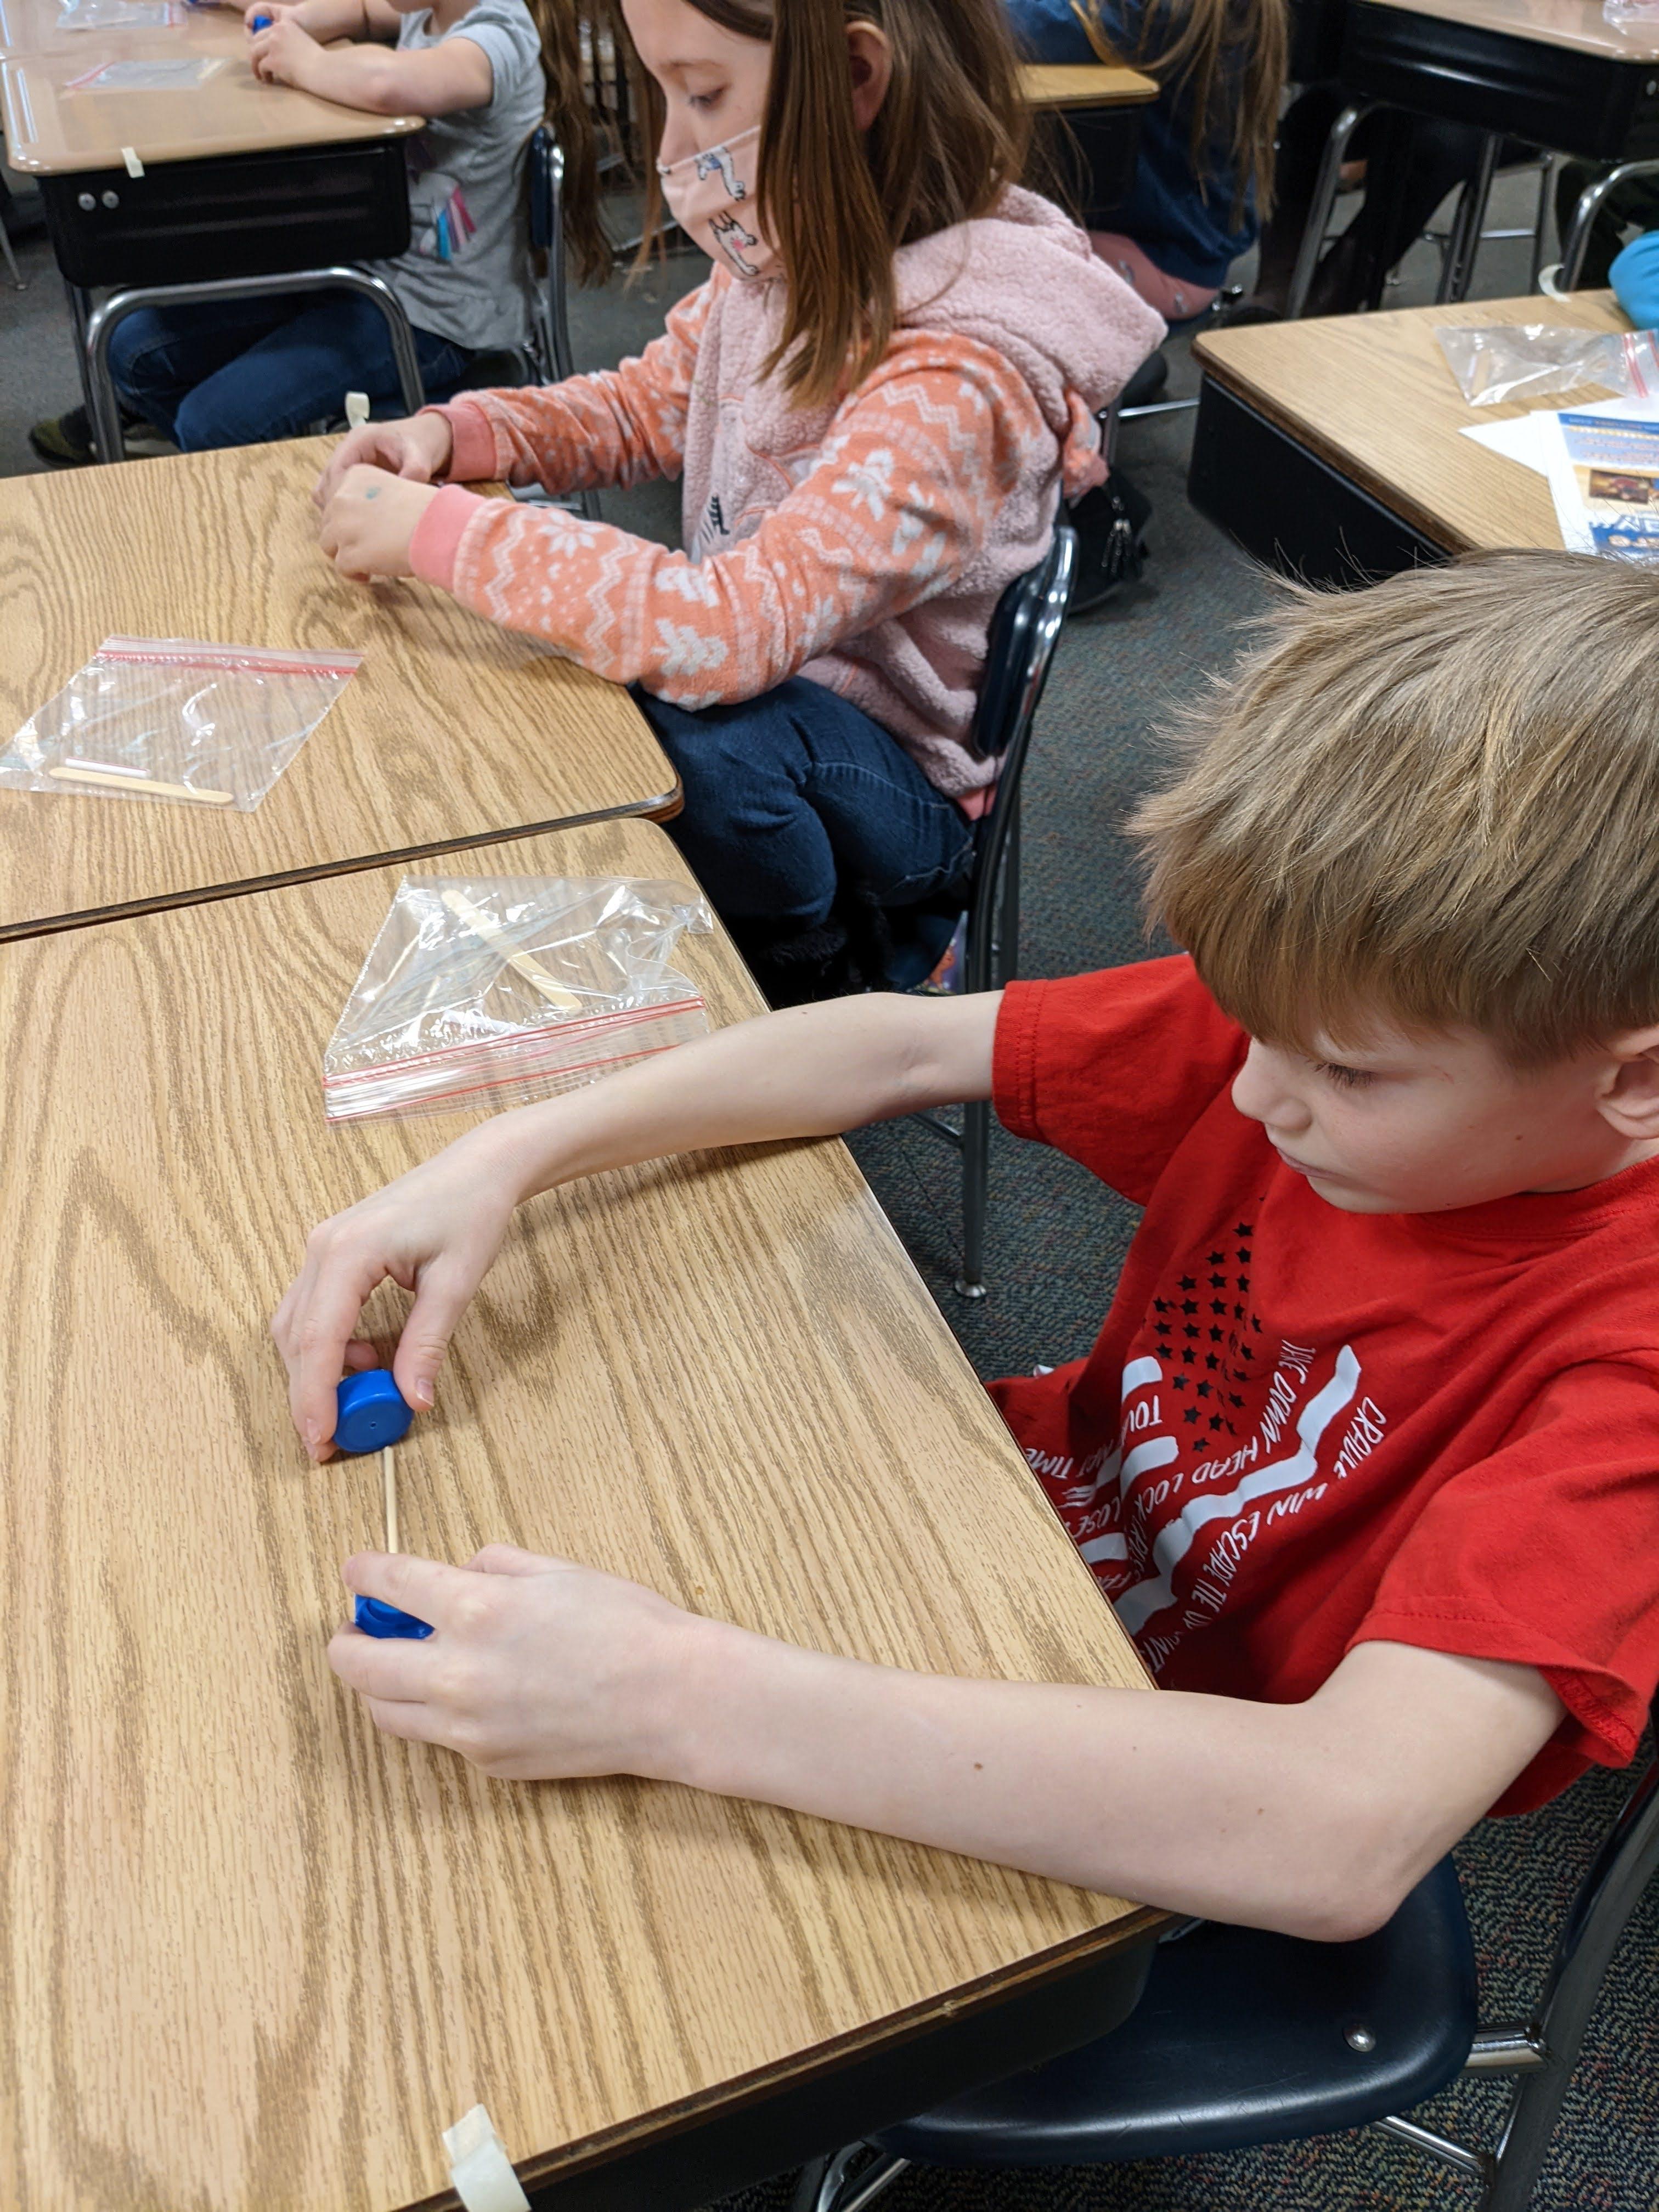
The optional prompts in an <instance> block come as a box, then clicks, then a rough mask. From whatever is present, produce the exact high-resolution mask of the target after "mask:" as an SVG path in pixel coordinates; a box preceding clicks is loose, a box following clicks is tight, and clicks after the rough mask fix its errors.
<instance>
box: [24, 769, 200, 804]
mask: <svg viewBox="0 0 1659 2212" xmlns="http://www.w3.org/2000/svg"><path fill="white" fill-rule="evenodd" d="M46 774H47V775H55V776H57V777H58V778H59V779H60V780H61V781H63V782H64V783H95V784H98V785H100V787H102V788H103V789H104V790H106V791H144V792H149V793H153V794H154V796H155V798H157V799H197V800H199V801H200V803H201V804H202V805H204V806H228V805H230V804H231V802H232V800H233V799H234V798H235V796H236V794H235V793H234V791H197V790H195V789H194V788H193V787H191V785H190V784H187V783H162V782H160V781H158V780H157V779H156V778H155V776H153V775H124V774H123V773H122V771H121V770H120V769H102V768H79V767H65V766H62V765H60V766H58V767H57V768H49V769H47V770H46Z"/></svg>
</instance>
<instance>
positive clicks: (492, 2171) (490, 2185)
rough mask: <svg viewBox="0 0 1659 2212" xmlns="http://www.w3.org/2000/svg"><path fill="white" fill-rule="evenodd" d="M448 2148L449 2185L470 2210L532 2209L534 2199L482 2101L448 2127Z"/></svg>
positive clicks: (525, 2211)
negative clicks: (514, 2168) (451, 2126)
mask: <svg viewBox="0 0 1659 2212" xmlns="http://www.w3.org/2000/svg"><path fill="white" fill-rule="evenodd" d="M444 2148H445V2150H446V2151H447V2153H448V2154H449V2161H450V2163H449V2185H450V2187H451V2188H452V2189H453V2191H454V2192H455V2194H456V2195H457V2196H458V2197H459V2198H460V2200H461V2203H463V2204H464V2205H465V2208H466V2212H530V2199H529V2198H528V2197H526V2195H525V2193H524V2191H523V2190H522V2189H521V2188H520V2185H519V2177H518V2175H517V2174H516V2173H514V2172H513V2161H512V2160H511V2159H509V2158H508V2156H507V2152H506V2149H505V2148H504V2147H503V2145H502V2142H501V2137H500V2136H498V2135H497V2134H496V2132H495V2129H494V2127H493V2126H492V2125H491V2124H490V2119H489V2113H488V2112H485V2110H484V2108H483V2106H482V2105H475V2106H473V2107H472V2110H471V2112H464V2113H463V2114H462V2115H461V2117H460V2118H459V2120H457V2121H456V2123H455V2124H454V2126H453V2128H446V2129H445V2130H444Z"/></svg>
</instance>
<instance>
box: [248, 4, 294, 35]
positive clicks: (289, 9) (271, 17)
mask: <svg viewBox="0 0 1659 2212" xmlns="http://www.w3.org/2000/svg"><path fill="white" fill-rule="evenodd" d="M297 6H298V0H295V4H294V5H290V4H289V0H251V5H249V6H248V7H246V8H245V9H243V10H242V28H243V29H244V30H245V31H246V33H247V34H248V36H249V38H252V36H253V34H254V32H255V30H256V28H257V29H259V30H263V29H264V27H266V25H267V24H270V23H276V22H280V21H281V20H282V18H283V16H284V15H294V14H295V13H296V12H297ZM256 15H257V16H258V17H259V19H260V20H259V22H258V25H256V24H255V22H254V20H253V19H254V17H255V16H256Z"/></svg>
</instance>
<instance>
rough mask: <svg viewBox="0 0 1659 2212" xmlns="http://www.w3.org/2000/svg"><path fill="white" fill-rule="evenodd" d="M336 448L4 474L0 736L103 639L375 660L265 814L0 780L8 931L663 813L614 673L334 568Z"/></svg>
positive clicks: (321, 445) (324, 444) (654, 774)
mask: <svg viewBox="0 0 1659 2212" xmlns="http://www.w3.org/2000/svg"><path fill="white" fill-rule="evenodd" d="M329 450H330V447H329V442H328V441H325V440H324V439H320V438H314V439H298V440H294V441H289V442H287V443H284V444H280V445H272V446H249V447H236V448H233V449H232V450H230V451H228V452H224V453H195V454H188V455H184V456H181V457H179V458H177V459H167V460H155V461H133V462H129V463H127V464H126V465H125V466H124V467H122V468H119V469H114V470H111V469H89V470H86V471H76V472H75V473H73V474H65V475H63V476H36V477H10V478H8V479H6V480H5V481H3V482H0V723H3V726H4V729H5V733H6V735H7V737H8V738H9V736H10V734H11V732H13V731H14V730H15V729H17V728H18V727H19V726H21V724H22V723H23V721H24V720H26V719H27V716H28V715H29V714H31V713H33V710H34V708H36V707H38V706H39V705H40V704H41V703H42V702H44V701H45V700H46V699H49V698H50V697H51V696H52V693H53V692H55V691H56V690H58V689H59V687H60V686H61V685H62V684H64V681H65V680H66V678H68V677H70V675H71V674H72V673H73V672H74V671H75V670H76V668H78V667H79V666H80V665H81V664H82V662H83V661H84V660H85V659H87V658H88V655H89V654H90V653H93V652H94V651H95V650H96V648H97V647H98V645H99V644H100V641H102V640H103V639H104V638H105V637H106V636H108V635H112V634H118V633H127V634H130V635H135V636H139V637H203V638H207V639H210V640H212V641H216V642H220V643H224V644H233V645H269V646H325V645H331V646H348V647H359V648H361V649H362V652H363V653H364V654H365V656H366V658H365V659H364V661H363V665H362V668H361V669H360V670H359V671H358V672H357V674H356V676H355V677H354V678H352V680H351V682H350V683H349V684H348V685H347V687H346V689H345V690H344V692H343V694H342V695H341V697H340V698H339V700H338V701H337V703H336V704H335V706H334V707H333V708H332V709H331V712H330V713H329V714H328V716H327V717H326V719H325V720H324V721H323V722H322V723H320V724H319V726H318V728H317V729H316V731H315V732H313V735H312V736H311V738H309V739H308V740H307V743H306V744H304V745H303V746H302V747H301V750H300V752H299V754H298V755H297V757H295V760H294V762H293V763H292V764H291V765H290V766H289V769H288V771H287V773H286V774H285V775H283V776H282V777H281V778H280V779H279V780H278V781H277V782H276V785H275V787H273V788H272V790H271V791H270V793H269V794H268V796H267V797H266V798H265V799H264V802H263V804H262V805H260V806H259V807H258V810H257V811H255V812H254V813H252V814H237V813H234V812H232V811H230V810H228V809H223V810H222V809H219V808H209V807H204V806H184V805H179V806H138V805H133V804H132V803H131V801H130V800H125V799H86V798H82V797H80V796H76V797H73V798H69V797H64V798H60V797H58V796H56V795H52V794H47V793H37V792H27V791H14V790H10V789H5V788H0V938H5V937H8V936H13V937H15V936H27V935H29V934H31V933H33V932H35V931H39V930H44V929H61V928H65V927H71V926H73V925H75V924H76V923H81V922H86V921H94V920H98V919H101V918H103V917H105V916H106V915H110V914H112V913H116V912H121V911H130V910H131V909H134V908H145V907H155V906H169V905H176V904H178V903H179V902H181V901H185V900H191V899H202V898H217V897H222V896H225V895H226V894H227V893H228V892H232V891H243V890H250V889H252V888H253V887H254V886H255V885H257V884H270V883H273V882H283V881H291V880H293V879H295V878H298V877H304V876H314V875H319V874H328V873H332V872H337V871H339V870H342V869H348V868H356V867H364V866H369V865H371V864H373V863H374V862H376V861H380V860H390V859H396V858H398V857H402V856H404V855H408V854H416V853H431V852H435V851H439V850H441V849H442V848H445V847H448V846H457V845H468V844H477V843H479V842H482V841H483V840H484V839H487V838H495V837H500V836H503V835H510V834H512V833H513V832H514V831H517V830H528V829H545V828H547V827H549V826H550V824H552V823H557V822H568V821H571V820H575V819H580V818H582V817H593V816H601V815H609V814H621V813H629V814H633V813H640V814H657V813H668V812H671V811H673V809H674V807H675V805H676V803H677V800H678V782H677V781H676V778H675V775H674V770H673V769H672V767H671V764H670V763H669V761H668V759H667V757H666V756H665V754H664V753H663V751H662V750H661V749H660V747H659V745H658V744H657V741H656V739H655V738H653V735H652V734H651V732H650V730H649V729H648V728H647V725H646V722H645V720H644V718H643V717H642V716H641V714H639V712H638V711H637V709H636V708H635V706H634V704H633V702H632V701H631V700H629V697H628V696H627V694H626V693H625V692H623V691H621V690H618V689H617V687H616V685H614V684H606V683H604V682H602V681H601V680H600V678H598V677H595V676H590V675H588V674H587V673H586V671H583V670H581V669H580V668H577V667H575V666H574V665H573V664H572V663H571V662H569V661H568V660H561V659H556V658H555V657H554V656H553V655H552V654H550V653H545V652H543V651H542V650H540V649H539V648H538V647H536V646H534V645H533V644H532V643H531V642H530V641H528V640H527V639H524V638H520V637H514V636H512V635H509V634H508V633H507V632H506V631H504V630H501V629H496V628H495V625H494V624H493V623H489V622H486V621H484V620H483V618H482V617H480V616H477V615H475V614H472V613H470V612H469V611H467V610H466V609H465V608H464V607H462V606H460V605H458V604H457V603H456V601H454V600H453V599H450V598H449V597H448V595H447V593H446V592H435V591H432V590H429V589H428V588H427V587H426V586H423V585H420V584H414V583H408V584H392V585H382V586H376V587H375V588H374V589H373V590H368V589H365V588H364V587H363V586H359V585H355V584H350V583H348V582H347V581H346V580H344V578H343V577H341V576H339V575H337V574H336V573H335V571H334V570H333V569H332V568H331V567H330V566H329V564H328V563H327V562H325V560H324V559H323V557H322V555H321V554H320V553H319V551H318V550H317V542H316V526H315V513H314V510H313V507H312V505H311V499H310V490H311V486H312V484H313V483H314V482H315V480H316V477H317V473H318V471H319V468H320V467H321V465H322V463H323V459H324V457H325V455H326V453H328V451H329Z"/></svg>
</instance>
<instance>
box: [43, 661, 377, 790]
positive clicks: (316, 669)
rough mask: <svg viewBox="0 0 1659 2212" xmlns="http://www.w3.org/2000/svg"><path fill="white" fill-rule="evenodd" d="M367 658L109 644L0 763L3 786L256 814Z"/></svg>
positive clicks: (52, 700) (51, 701)
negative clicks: (226, 809)
mask: <svg viewBox="0 0 1659 2212" xmlns="http://www.w3.org/2000/svg"><path fill="white" fill-rule="evenodd" d="M362 659H363V656H362V653H342V652H338V651H337V650H336V648H335V647H332V646H330V647H328V648H327V649H326V650H325V651H321V652H317V653H274V652H266V651H264V649H263V648H261V647H258V646H251V645H206V644H204V643H202V642H201V641H200V640H198V639H196V638H188V637H106V639H105V640H104V641H103V643H102V644H101V645H100V647H99V648H98V650H97V652H96V653H94V655H93V656H92V659H90V660H89V661H88V662H87V664H86V665H85V666H84V667H83V668H77V669H76V671H75V673H74V675H73V676H71V677H70V680H69V682H68V683H67V684H65V685H64V688H63V690H61V691H59V692H58V693H57V694H56V695H55V696H53V697H52V698H50V699H48V700H47V702H46V705H45V706H44V707H38V708H36V709H35V711H34V713H33V714H31V715H30V716H29V718H28V720H27V722H25V723H24V725H23V726H22V728H21V730H19V732H17V734H16V736H15V738H13V739H12V741H11V743H10V744H9V746H8V747H7V748H6V750H5V751H4V752H3V753H0V784H12V785H14V786H21V787H22V788H23V789H24V790H26V791H52V792H56V793H58V794H59V795H60V796H61V795H62V794H64V793H76V794H77V795H78V796H80V797H82V798H84V799H137V800H140V801H143V802H145V803H148V804H149V805H157V804H160V805H198V806H229V807H234V808H236V809H237V810H238V811H240V812H241V813H243V814H251V813H252V811H253V809H254V808H255V807H256V806H257V805H258V804H259V801H260V800H261V799H263V798H264V795H265V793H267V792H268V791H269V790H270V787H271V785H272V784H273V783H275V782H276V779H277V777H278V776H279V775H281V774H282V772H283V769H285V768H286V767H287V766H288V764H289V762H290V761H291V760H292V759H293V757H294V756H295V753H297V752H298V751H299V750H300V748H301V745H302V744H304V743H305V741H306V739H307V738H308V737H309V736H310V735H311V733H312V732H313V730H314V729H315V728H316V726H317V725H318V723H319V722H320V721H321V720H322V719H323V717H324V715H325V714H327V712H328V710H329V708H331V706H332V705H333V704H334V702H335V701H336V700H337V698H338V697H339V696H340V694H341V692H342V691H343V690H344V689H345V687H346V685H347V684H349V682H350V681H351V679H352V678H353V677H354V676H355V675H356V672H357V671H358V669H359V668H360V667H361V666H362Z"/></svg>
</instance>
